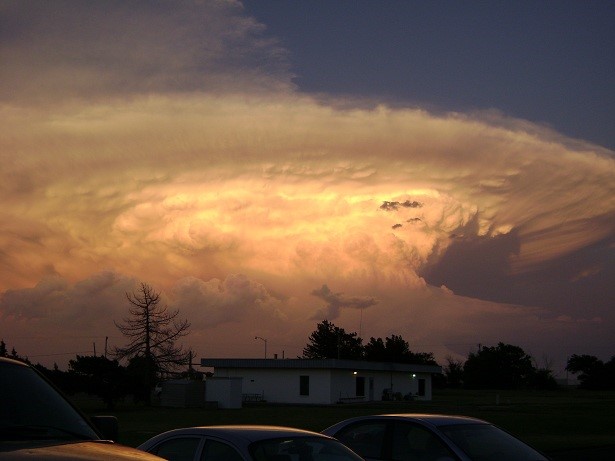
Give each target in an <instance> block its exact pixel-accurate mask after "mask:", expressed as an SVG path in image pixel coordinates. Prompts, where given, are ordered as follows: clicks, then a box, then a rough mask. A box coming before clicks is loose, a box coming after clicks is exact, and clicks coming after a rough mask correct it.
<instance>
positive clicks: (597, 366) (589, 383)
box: [566, 354, 615, 390]
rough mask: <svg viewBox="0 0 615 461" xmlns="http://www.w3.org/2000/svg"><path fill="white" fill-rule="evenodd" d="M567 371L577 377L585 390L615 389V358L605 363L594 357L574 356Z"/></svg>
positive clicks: (568, 364)
mask: <svg viewBox="0 0 615 461" xmlns="http://www.w3.org/2000/svg"><path fill="white" fill-rule="evenodd" d="M566 370H568V371H569V372H570V373H573V374H575V375H577V379H578V380H579V387H581V388H583V389H600V390H605V389H615V357H611V360H609V361H608V362H606V363H604V362H603V361H602V360H600V359H598V358H597V357H595V356H593V355H586V354H584V355H576V354H574V355H572V356H571V357H570V358H569V359H568V363H567V365H566Z"/></svg>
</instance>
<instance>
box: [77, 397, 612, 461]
mask: <svg viewBox="0 0 615 461" xmlns="http://www.w3.org/2000/svg"><path fill="white" fill-rule="evenodd" d="M75 401H76V403H77V405H78V406H79V407H81V408H82V409H83V410H84V411H85V412H86V413H87V414H89V415H96V414H98V415H100V414H111V415H114V416H116V417H117V418H118V420H119V423H120V442H121V443H124V444H126V445H130V446H136V445H139V444H140V443H141V442H143V441H145V440H147V439H148V438H150V437H151V436H153V435H155V434H158V433H160V432H163V431H166V430H168V429H173V428H177V427H186V426H199V425H212V424H276V425H284V426H294V427H300V428H304V429H311V430H316V431H320V430H322V429H324V428H326V427H328V426H329V425H331V424H333V423H335V422H337V421H339V420H341V419H345V418H349V417H352V416H359V415H365V414H378V413H448V414H461V415H468V416H476V417H479V418H483V419H486V420H488V421H491V422H493V423H495V424H497V425H498V426H500V427H502V428H504V429H506V430H508V431H510V432H512V433H513V434H515V435H517V436H519V437H520V438H522V439H523V440H525V441H527V442H529V443H531V444H532V445H534V446H536V447H537V448H539V449H541V450H543V451H545V452H547V453H553V452H557V451H562V450H563V451H565V450H570V449H576V448H587V447H601V446H613V447H614V448H615V392H589V391H582V390H559V391H552V392H539V391H467V390H437V391H435V392H434V397H433V400H432V401H431V402H420V401H414V402H374V403H370V404H340V405H329V406H282V405H267V404H266V403H261V404H254V405H250V406H245V407H244V408H241V409H232V410H224V409H207V408H163V407H159V406H152V407H145V406H135V405H130V404H121V405H118V407H117V408H116V409H115V410H114V411H108V410H105V409H104V408H103V407H102V406H101V404H100V403H99V402H98V401H96V400H92V399H75Z"/></svg>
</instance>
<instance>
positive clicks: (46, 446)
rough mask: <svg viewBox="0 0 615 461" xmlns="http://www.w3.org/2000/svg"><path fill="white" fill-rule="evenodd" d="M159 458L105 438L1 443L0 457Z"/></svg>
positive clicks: (86, 460)
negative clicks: (85, 440) (67, 441)
mask: <svg viewBox="0 0 615 461" xmlns="http://www.w3.org/2000/svg"><path fill="white" fill-rule="evenodd" d="M160 459H161V458H158V457H157V456H154V455H151V454H149V453H145V452H143V451H140V450H137V449H135V448H130V447H126V446H123V445H117V444H115V443H113V442H107V441H102V440H101V441H87V442H74V443H62V444H58V443H57V442H56V443H45V442H41V443H32V442H28V443H27V444H26V443H22V442H15V443H6V442H2V444H1V445H0V460H1V461H5V460H15V461H22V460H50V461H51V460H55V461H59V460H71V461H103V460H106V461H113V460H117V461H129V460H133V461H137V460H140V461H154V460H157V461H160Z"/></svg>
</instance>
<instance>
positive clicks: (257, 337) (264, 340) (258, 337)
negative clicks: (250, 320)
mask: <svg viewBox="0 0 615 461" xmlns="http://www.w3.org/2000/svg"><path fill="white" fill-rule="evenodd" d="M254 339H260V340H261V341H263V342H264V343H265V358H267V340H266V339H265V338H261V337H260V336H255V337H254Z"/></svg>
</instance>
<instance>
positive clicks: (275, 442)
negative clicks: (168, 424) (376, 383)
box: [137, 425, 362, 461]
mask: <svg viewBox="0 0 615 461" xmlns="http://www.w3.org/2000/svg"><path fill="white" fill-rule="evenodd" d="M137 448H138V449H140V450H143V451H147V452H148V453H152V454H155V455H157V456H160V457H161V458H165V459H168V460H171V461H362V458H361V457H360V456H358V455H357V454H356V453H354V452H353V451H352V450H350V449H349V448H348V447H346V446H345V445H344V444H342V443H340V442H339V441H337V440H335V439H334V438H332V437H329V436H326V435H323V434H320V433H318V432H311V431H306V430H302V429H295V428H290V427H278V426H242V425H237V426H234V425H230V426H203V427H187V428H182V429H174V430H171V431H167V432H163V433H162V434H159V435H157V436H155V437H152V438H151V439H149V440H148V441H146V442H144V443H142V444H141V445H139V446H138V447H137Z"/></svg>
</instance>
